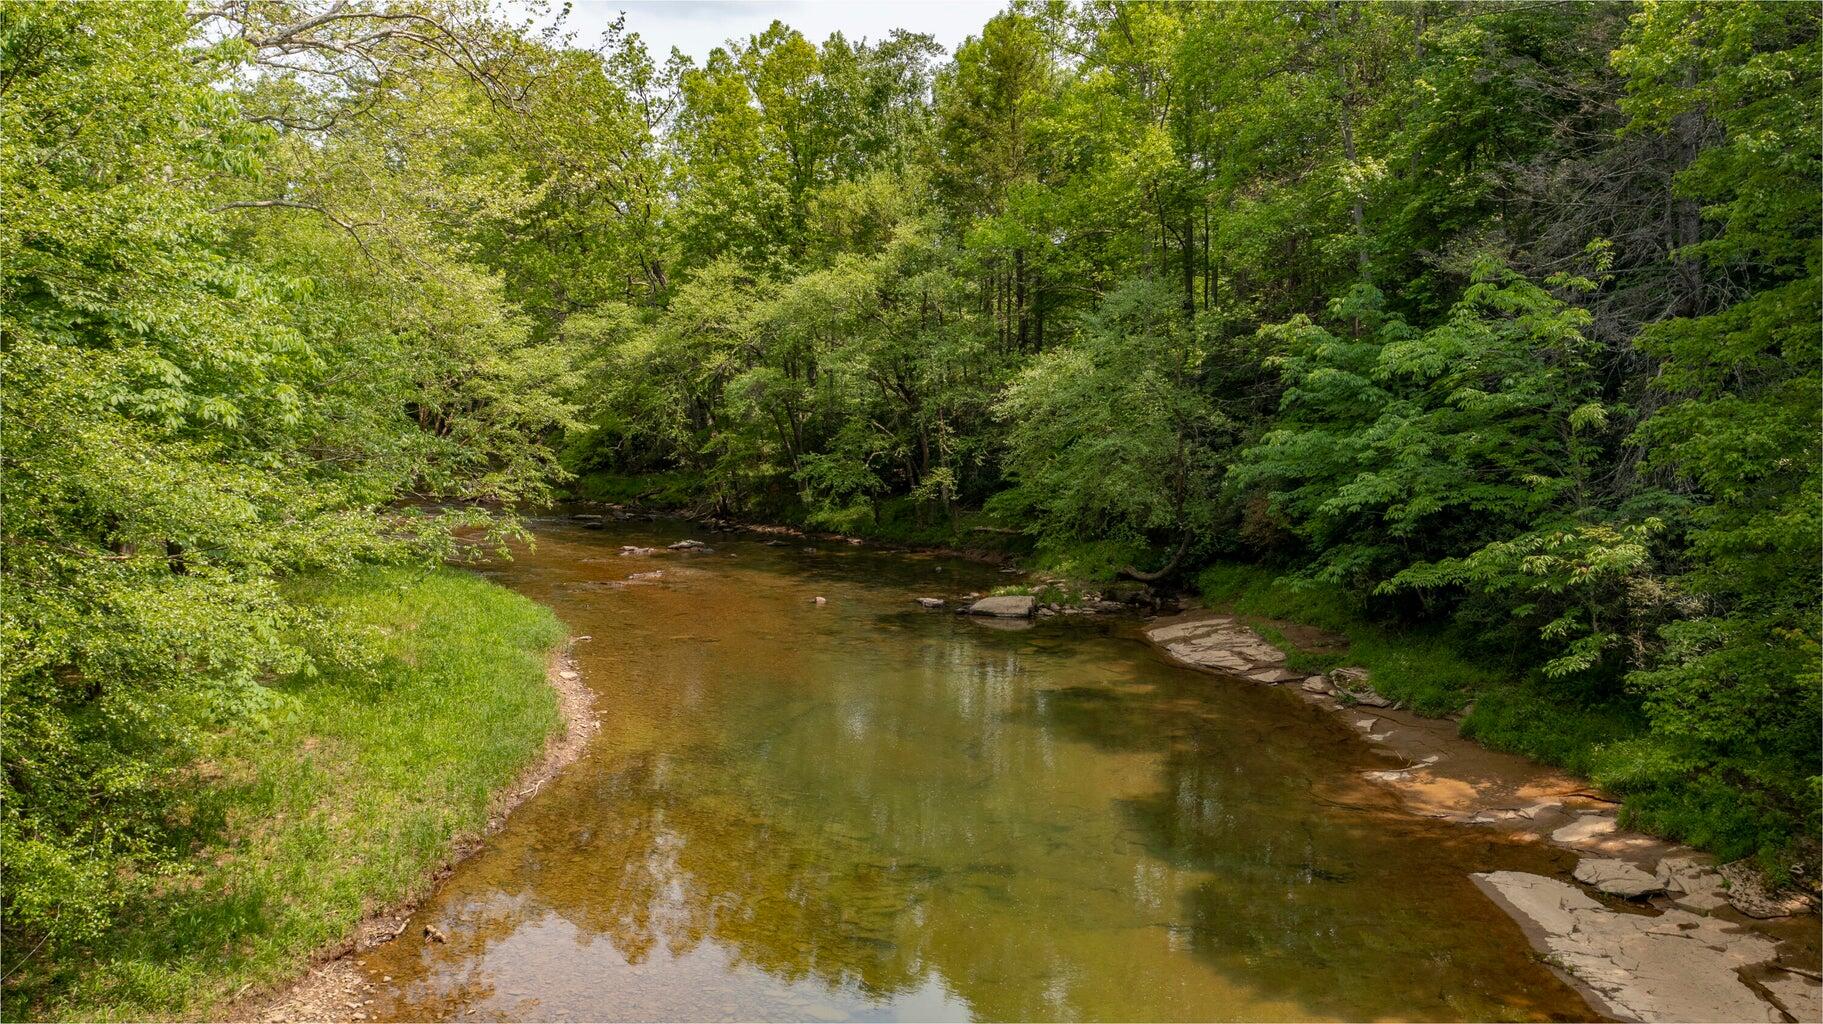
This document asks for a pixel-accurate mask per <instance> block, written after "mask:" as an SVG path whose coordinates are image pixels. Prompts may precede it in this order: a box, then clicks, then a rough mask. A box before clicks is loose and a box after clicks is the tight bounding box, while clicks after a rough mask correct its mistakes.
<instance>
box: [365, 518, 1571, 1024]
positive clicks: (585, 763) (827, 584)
mask: <svg viewBox="0 0 1823 1024" xmlns="http://www.w3.org/2000/svg"><path fill="white" fill-rule="evenodd" d="M686 535H690V534H686V533H685V527H684V526H683V525H682V524H666V523H638V524H632V525H628V524H621V523H610V524H609V526H608V528H607V529H606V530H585V529H582V528H580V527H577V526H575V525H573V524H564V523H555V522H553V523H546V524H543V526H542V527H541V528H540V530H539V537H540V540H539V544H538V547H537V550H536V551H535V552H534V553H530V554H522V555H521V556H520V557H519V558H518V559H517V560H516V561H514V562H512V563H510V564H505V565H501V566H499V567H497V568H496V569H495V570H492V571H491V572H490V574H491V575H494V576H495V578H496V579H498V580H499V581H500V582H502V583H504V584H506V585H508V586H511V587H513V588H514V589H516V590H518V591H520V592H522V593H524V594H526V595H528V596H530V597H532V598H534V599H535V600H538V601H542V602H544V603H546V604H548V605H550V606H551V607H553V608H555V609H556V611H557V613H558V614H559V615H560V616H561V617H562V618H563V619H564V621H565V622H566V623H568V625H569V627H570V631H571V632H572V633H574V634H589V635H591V636H592V637H593V639H592V640H591V641H588V642H585V643H579V644H578V645H577V647H576V657H577V662H578V664H579V666H580V668H581V669H582V671H583V673H584V675H585V678H586V680H587V681H588V682H589V684H590V686H591V687H592V688H593V689H594V690H595V692H596V694H597V695H598V705H597V707H598V711H599V714H600V717H601V719H602V722H603V726H602V729H601V732H600V735H599V736H598V738H597V739H596V740H595V741H594V742H593V744H592V745H591V747H590V748H589V751H588V753H587V754H585V756H584V758H583V760H581V761H579V762H578V763H577V764H576V765H575V766H573V767H572V768H570V769H569V770H568V771H567V772H566V773H565V774H564V775H563V776H561V777H559V778H558V779H556V780H554V781H552V782H550V783H548V784H546V785H545V787H544V788H543V790H542V791H540V792H539V793H538V794H537V795H536V796H534V797H533V798H532V799H531V800H530V801H528V802H527V803H526V804H525V806H523V807H521V808H520V809H519V810H518V811H517V812H515V814H514V816H513V818H512V820H511V821H510V823H509V824H508V825H507V827H506V829H505V830H504V831H502V832H501V833H500V834H498V835H497V836H495V837H494V838H493V839H492V840H491V841H490V842H489V843H488V845H487V847H486V848H485V849H483V850H482V851H481V852H479V853H477V854H476V855H475V856H474V857H473V858H471V859H470V860H468V861H467V862H465V863H464V864H463V865H462V866H460V867H459V868H458V869H457V870H456V872H455V874H454V875H453V876H452V877H451V878H450V879H449V880H448V882H447V883H446V884H445V885H444V886H443V888H442V889H441V890H440V891H439V892H438V893H437V895H436V896H434V897H433V898H432V899H431V900H430V901H429V902H427V903H426V904H425V906H424V907H423V909H421V910H420V911H419V912H418V914H417V915H416V917H415V918H414V919H413V920H412V922H411V923H410V925H409V926H408V927H407V929H406V931H405V932H404V934H403V935H402V937H401V938H399V939H398V940H396V941H394V942H392V943H390V944H387V945H384V946H381V947H379V948H377V949H375V950H373V951H371V952H369V953H366V954H364V955H362V956H361V958H360V961H359V967H360V970H361V971H362V972H363V973H364V975H365V976H366V977H367V979H368V980H370V981H372V982H373V983H375V985H376V994H375V998H374V1001H373V1003H372V1005H370V1006H366V1007H363V1010H364V1011H365V1012H366V1013H367V1014H368V1015H369V1016H370V1017H371V1018H377V1019H410V1020H422V1019H457V1020H461V1019H513V1020H622V1019H625V1020H653V1019H658V1020H772V1019H784V1020H841V1019H857V1020H960V1019H969V1018H982V1019H1008V1018H1016V1019H1064V1018H1069V1019H1148V1020H1175V1019H1198V1020H1224V1019H1245V1020H1265V1019H1309V1018H1342V1019H1354V1020H1371V1019H1380V1018H1408V1019H1410V1018H1418V1019H1459V1018H1471V1019H1519V1020H1537V1019H1547V1020H1548V1019H1566V1018H1575V1019H1584V1018H1587V1017H1589V1016H1590V1011H1589V1009H1588V1007H1587V1006H1586V1005H1585V1004H1584V1002H1583V1001H1582V999H1581V998H1580V997H1579V996H1578V995H1576V993H1575V992H1574V991H1572V990H1571V989H1570V988H1569V987H1568V986H1566V985H1565V984H1564V983H1563V982H1562V981H1560V980H1559V979H1558V978H1557V977H1556V976H1555V975H1554V974H1553V973H1552V972H1551V971H1550V969H1549V968H1548V967H1546V966H1545V965H1543V964H1542V963H1540V962H1539V961H1538V960H1536V959H1535V958H1534V957H1533V956H1532V954H1531V953H1530V949H1529V946H1528V944H1527V942H1526V940H1525V938H1524V937H1523V936H1522V934H1521V932H1520V930H1519V927H1518V926H1517V925H1516V924H1514V923H1513V921H1512V920H1511V919H1509V918H1508V917H1507V915H1506V914H1505V913H1503V912H1502V911H1501V910H1500V909H1499V908H1497V907H1496V906H1495V905H1494V904H1493V903H1492V902H1490V901H1489V900H1488V899H1487V898H1486V897H1485V896H1483V895H1482V894H1481V892H1480V891H1478V890H1477V889H1476V887H1475V886H1474V885H1473V884H1472V883H1471V882H1470V880H1469V877H1468V876H1469V875H1470V873H1472V872H1476V871H1489V870H1497V869H1513V870H1522V871H1534V872H1538V873H1542V874H1557V873H1560V872H1562V871H1563V870H1564V869H1566V868H1567V867H1568V866H1569V865H1570V863H1571V862H1572V861H1573V858H1571V857H1570V855H1568V854H1566V853H1562V852H1560V851H1554V850H1551V849H1549V848H1546V847H1543V846H1540V845H1536V844H1519V843H1512V842H1509V841H1506V840H1503V839H1501V838H1500V837H1499V836H1497V835H1494V834H1492V833H1489V832H1485V831H1481V830H1476V829H1471V828H1464V827H1461V826H1455V825H1448V824H1442V823H1437V822H1432V821H1428V820H1425V819H1420V818H1416V817H1414V816H1412V815H1409V814H1407V813H1405V812H1403V811H1402V810H1400V807H1399V804H1398V802H1397V801H1396V799H1395V798H1394V797H1393V796H1391V795H1390V794H1388V793H1386V792H1384V791H1382V790H1380V789H1378V788H1377V787H1376V786H1374V785H1373V784H1370V783H1368V782H1366V781H1365V780H1363V779H1362V776H1361V773H1362V772H1363V771H1366V770H1373V769H1380V768H1385V767H1388V766H1389V765H1388V763H1387V762H1386V761H1385V760H1384V759H1383V758H1381V757H1379V756H1376V755H1375V754H1373V753H1371V752H1370V751H1369V750H1368V749H1367V748H1366V747H1365V746H1364V745H1363V744H1362V743H1361V741H1359V740H1358V739H1357V738H1355V737H1354V736H1353V735H1351V734H1350V733H1349V732H1348V731H1347V730H1346V728H1345V727H1344V726H1343V725H1341V724H1339V723H1338V722H1336V721H1335V720H1334V719H1333V718H1331V717H1330V716H1328V715H1326V714H1325V713H1323V712H1321V711H1318V710H1316V709H1314V708H1311V707H1309V706H1307V705H1306V704H1305V703H1304V702H1302V701H1300V700H1298V699H1297V698H1296V697H1294V696H1293V695H1291V694H1290V693H1287V692H1284V691H1280V690H1274V689H1268V688H1264V687H1259V686H1253V685H1245V684H1240V683H1236V684H1234V685H1228V684H1226V683H1224V681H1223V680H1221V679H1219V678H1212V677H1210V676H1208V675H1203V674H1198V673H1193V672H1191V671H1188V670H1184V669H1179V668H1175V667H1172V666H1169V665H1166V664H1164V663H1163V662H1161V661H1160V660H1159V659H1158V658H1157V657H1156V656H1155V655H1154V654H1152V653H1151V651H1150V650H1149V649H1148V648H1147V647H1146V646H1145V645H1144V644H1142V643H1140V642H1138V641H1136V640H1135V639H1133V637H1132V631H1133V628H1134V626H1135V624H1136V623H1133V622H1120V621H1117V620H1116V621H1096V620H1087V619H1076V618H1070V619H1063V618H1058V619H1049V620H1041V621H1040V622H1038V623H1037V624H1035V625H1032V626H1030V627H1026V628H1016V627H1012V624H1008V623H996V622H984V621H978V620H971V619H967V618H964V617H961V616H957V615H954V614H951V613H950V612H949V611H948V610H944V611H926V610H924V609H921V608H920V607H919V606H918V605H917V604H916V603H915V602H914V600H913V599H914V598H916V597H920V596H941V597H949V598H951V599H952V603H953V600H954V598H955V597H956V596H958V595H960V594H961V593H964V592H966V591H970V590H982V589H986V588H990V587H993V586H996V585H999V584H1001V583H1004V582H1006V580H1007V579H1008V577H1006V576H1002V575H1000V574H999V573H997V572H996V571H995V570H993V569H992V568H989V567H984V566H980V565H975V564H971V563H967V562H961V561H956V560H950V559H944V558H936V557H923V556H906V555H897V556H895V555H885V554H877V553H870V552H867V551H865V550H863V549H856V548H850V547H847V546H846V545H835V546H830V545H828V544H822V545H816V546H817V547H818V548H819V550H816V551H815V552H810V551H806V550H804V548H805V546H806V542H803V541H792V542H791V543H789V544H787V545H784V546H767V545H765V544H764V543H762V542H761V540H759V539H758V538H746V539H731V538H729V537H728V536H726V535H715V536H710V535H700V534H697V535H694V536H699V537H700V539H702V540H704V541H707V542H708V543H710V544H712V545H714V547H715V551H714V552H712V553H707V554H696V553H691V554H681V553H674V552H665V553H662V554H658V555H652V556H646V557H622V556H621V555H620V554H619V553H618V549H619V547H620V545H622V544H640V545H654V544H657V545H662V544H663V543H666V542H669V541H672V540H676V539H679V538H681V537H684V536H686ZM652 572H658V573H661V574H662V575H659V576H656V577H646V578H641V579H629V577H630V576H634V575H635V574H644V573H652ZM816 596H822V597H824V598H826V603H825V604H823V605H817V604H815V603H814V602H813V601H812V600H811V599H812V598H813V597H816ZM424 924H432V925H435V926H436V927H437V928H439V929H441V930H442V932H443V933H445V934H446V935H447V936H448V942H447V943H429V942H426V941H425V940H424V939H422V938H420V937H419V936H420V933H421V932H422V930H423V928H422V926H423V925H424Z"/></svg>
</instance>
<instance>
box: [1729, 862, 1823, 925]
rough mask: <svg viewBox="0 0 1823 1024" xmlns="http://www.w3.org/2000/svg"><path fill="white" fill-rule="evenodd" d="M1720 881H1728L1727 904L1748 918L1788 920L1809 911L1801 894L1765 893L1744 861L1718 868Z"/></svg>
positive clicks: (1764, 887) (1758, 878)
mask: <svg viewBox="0 0 1823 1024" xmlns="http://www.w3.org/2000/svg"><path fill="white" fill-rule="evenodd" d="M1722 877H1723V878H1725V879H1727V880H1728V889H1727V896H1728V902H1729V903H1732V904H1734V909H1736V910H1738V911H1740V912H1741V913H1743V914H1746V915H1747V916H1748V917H1757V918H1761V919H1765V918H1769V917H1790V916H1791V915H1793V914H1802V913H1804V912H1806V911H1808V910H1809V909H1810V899H1809V898H1808V897H1806V896H1805V895H1804V894H1803V893H1798V892H1771V891H1769V890H1767V888H1766V886H1765V885H1764V884H1763V883H1762V882H1761V880H1760V873H1759V872H1758V871H1755V870H1754V869H1753V865H1751V864H1749V863H1747V862H1746V861H1735V862H1734V863H1733V864H1724V865H1722Z"/></svg>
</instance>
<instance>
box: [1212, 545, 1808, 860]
mask: <svg viewBox="0 0 1823 1024" xmlns="http://www.w3.org/2000/svg"><path fill="white" fill-rule="evenodd" d="M1197 584H1198V587H1199V589H1200V590H1201V592H1202V596H1203V600H1204V601H1205V603H1207V604H1208V605H1209V606H1210V607H1213V608H1221V609H1224V610H1229V611H1233V612H1237V613H1239V614H1242V615H1246V616H1257V617H1261V618H1269V619H1279V620H1283V621H1290V622H1299V623H1305V624H1308V625H1313V626H1320V627H1322V628H1324V629H1327V630H1331V631H1333V632H1336V633H1340V634H1342V635H1344V636H1346V637H1347V638H1348V650H1347V652H1346V653H1345V654H1341V653H1335V652H1327V653H1317V652H1313V651H1308V650H1302V649H1299V648H1298V647H1297V646H1296V645H1295V644H1293V643H1291V642H1290V641H1289V640H1288V639H1287V638H1286V637H1285V635H1284V634H1283V633H1281V632H1280V631H1277V630H1274V629H1272V628H1271V627H1270V626H1269V625H1267V626H1262V627H1261V629H1260V631H1261V632H1262V633H1263V634H1265V635H1266V637H1267V639H1269V640H1271V641H1272V642H1274V643H1275V644H1277V645H1278V646H1279V647H1280V648H1282V649H1284V650H1285V651H1286V653H1287V655H1288V656H1289V661H1290V664H1291V666H1292V667H1294V668H1298V669H1302V670H1307V671H1312V672H1317V671H1323V670H1326V669H1329V668H1334V667H1336V666H1338V665H1341V664H1344V663H1346V664H1351V665H1360V666H1362V667H1364V668H1367V669H1368V670H1369V671H1370V672H1372V674H1373V682H1374V687H1375V688H1376V689H1377V690H1379V691H1380V692H1381V693H1382V694H1384V695H1385V696H1387V697H1389V698H1392V699H1394V700H1397V701H1400V702H1402V703H1403V704H1404V705H1405V706H1407V707H1409V708H1411V709H1413V710H1415V711H1417V712H1419V713H1420V714H1427V715H1445V714H1450V713H1452V712H1457V711H1462V710H1464V709H1466V710H1467V714H1466V715H1465V716H1464V717H1463V720H1462V733H1463V735H1465V736H1469V737H1471V738H1473V739H1476V740H1478V741H1480V742H1481V743H1483V744H1485V745H1487V746H1489V747H1493V748H1495V749H1497V750H1505V751H1510V752H1513V753H1517V754H1523V755H1525V756H1527V757H1530V758H1533V759H1535V760H1538V761H1541V762H1544V763H1547V764H1552V765H1557V766H1560V767H1562V768H1565V769H1566V770H1568V771H1570V772H1573V773H1575V774H1577V775H1580V776H1583V777H1585V778H1588V779H1590V780H1592V781H1594V782H1595V783H1596V784H1597V785H1599V786H1602V787H1603V788H1604V789H1606V790H1608V791H1609V792H1611V793H1613V794H1615V795H1616V796H1618V797H1620V798H1621V799H1622V801H1623V803H1622V809H1621V820H1622V823H1623V824H1626V825H1628V826H1630V827H1634V828H1638V829H1641V830H1643V831H1647V832H1652V833H1655V834H1658V835H1662V836H1666V837H1668V838H1671V839H1676V840H1680V841H1683V842H1687V843H1690V844H1691V845H1693V846H1697V847H1700V848H1703V849H1707V850H1711V851H1713V852H1715V853H1716V854H1718V855H1720V856H1722V857H1723V858H1726V859H1733V858H1738V857H1744V856H1749V855H1758V857H1759V859H1760V861H1761V863H1762V866H1763V867H1764V868H1765V869H1766V870H1767V871H1768V872H1769V874H1771V875H1772V876H1774V877H1775V878H1781V877H1783V876H1784V875H1785V874H1786V872H1787V871H1788V870H1789V866H1790V865H1791V864H1792V863H1793V862H1794V861H1810V860H1814V859H1815V851H1814V848H1813V847H1811V846H1808V845H1807V844H1806V841H1805V839H1804V835H1805V832H1806V825H1805V823H1804V822H1803V821H1802V820H1800V819H1799V818H1798V817H1797V816H1796V815H1794V814H1793V813H1792V812H1791V811H1790V810H1788V809H1786V808H1785V807H1782V806H1780V804H1779V801H1778V800H1777V799H1776V798H1775V797H1774V796H1772V795H1771V794H1770V793H1769V792H1768V787H1766V786H1762V785H1754V784H1753V783H1752V782H1750V781H1747V779H1746V777H1745V776H1744V775H1742V774H1740V773H1737V772H1736V771H1734V770H1731V769H1730V768H1729V767H1727V766H1716V765H1710V764H1701V763H1699V762H1695V761H1693V760H1690V759H1688V758H1686V757H1683V756H1681V755H1680V754H1679V752H1678V751H1677V750H1676V748H1675V747H1672V746H1670V745H1668V744H1667V743H1665V742H1664V741H1663V740H1661V739H1659V738H1657V737H1654V736H1653V735H1652V734H1651V733H1650V732H1649V729H1648V723H1647V720H1646V717H1645V715H1644V714H1643V713H1642V712H1641V710H1640V708H1639V705H1638V703H1637V701H1636V700H1634V699H1633V698H1632V697H1631V696H1630V695H1628V694H1625V693H1611V694H1607V695H1594V694H1592V693H1591V691H1590V690H1589V688H1587V687H1586V686H1578V685H1575V684H1573V683H1564V682H1554V681H1552V680H1549V679H1547V678H1545V677H1544V676H1543V675H1542V674H1539V673H1536V672H1531V673H1528V672H1526V671H1525V670H1524V669H1523V668H1521V667H1519V666H1514V665H1511V664H1505V663H1503V662H1502V660H1501V659H1500V657H1499V656H1498V654H1497V653H1495V652H1489V651H1486V650H1485V649H1484V648H1482V647H1478V646H1477V641H1476V640H1475V638H1474V636H1473V634H1471V633H1469V632H1468V631H1466V630H1458V629H1454V628H1450V627H1447V626H1446V627H1437V628H1429V629H1422V628H1397V627H1394V626H1389V625H1387V624H1384V623H1380V622H1375V621H1372V620H1370V619H1368V618H1366V617H1364V616H1363V615H1361V614H1360V612H1359V611H1358V610H1357V609H1356V608H1355V606H1354V605H1353V603H1352V602H1351V601H1350V600H1349V599H1348V597H1347V595H1345V594H1342V593H1340V592H1337V591H1334V590H1326V589H1323V588H1321V587H1305V586H1297V587H1293V586H1291V585H1289V584H1288V583H1286V582H1283V581H1282V580H1280V579H1279V577H1278V576H1277V575H1276V574H1275V573H1273V572H1272V571H1270V570H1268V569H1262V568H1260V567H1257V566H1252V565H1244V564H1233V563H1222V564H1217V565H1213V566H1210V567H1209V568H1207V569H1205V570H1204V571H1203V572H1202V573H1201V575H1200V576H1199V577H1198V578H1197Z"/></svg>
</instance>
